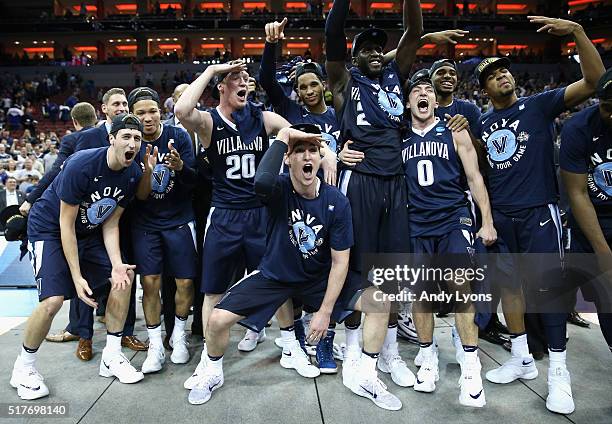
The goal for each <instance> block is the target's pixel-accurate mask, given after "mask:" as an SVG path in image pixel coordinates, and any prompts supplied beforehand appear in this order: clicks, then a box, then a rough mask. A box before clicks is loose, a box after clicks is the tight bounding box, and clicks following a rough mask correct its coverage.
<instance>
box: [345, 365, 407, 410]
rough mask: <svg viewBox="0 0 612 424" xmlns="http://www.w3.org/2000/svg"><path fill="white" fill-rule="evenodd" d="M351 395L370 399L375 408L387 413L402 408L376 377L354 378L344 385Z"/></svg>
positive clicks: (399, 401)
mask: <svg viewBox="0 0 612 424" xmlns="http://www.w3.org/2000/svg"><path fill="white" fill-rule="evenodd" d="M344 385H345V386H346V387H348V388H349V389H351V391H352V392H353V393H355V394H356V395H359V396H363V397H365V398H368V399H370V400H371V401H372V402H374V404H375V405H376V406H378V407H379V408H382V409H387V410H389V411H398V410H400V409H401V408H402V401H401V400H399V399H398V398H397V396H395V395H394V394H392V393H390V392H389V391H388V390H387V386H385V384H384V383H383V382H382V381H380V380H379V379H378V376H377V375H376V374H374V375H373V376H369V377H367V376H363V375H360V376H355V378H352V379H351V380H350V382H349V384H346V383H345V384H344Z"/></svg>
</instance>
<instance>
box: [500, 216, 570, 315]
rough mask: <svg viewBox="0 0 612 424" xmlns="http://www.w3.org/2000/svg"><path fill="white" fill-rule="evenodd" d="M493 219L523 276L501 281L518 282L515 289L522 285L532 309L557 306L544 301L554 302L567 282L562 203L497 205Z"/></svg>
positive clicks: (528, 308)
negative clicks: (517, 206)
mask: <svg viewBox="0 0 612 424" xmlns="http://www.w3.org/2000/svg"><path fill="white" fill-rule="evenodd" d="M493 223H494V225H495V229H496V230H497V237H498V240H501V241H502V242H503V243H504V244H505V245H506V246H507V247H508V251H509V252H510V253H513V254H515V255H513V266H514V267H515V269H516V272H517V273H518V274H519V275H520V278H516V279H507V280H503V281H502V282H500V284H502V286H503V285H504V284H506V283H510V284H514V286H513V288H515V289H516V288H518V287H519V285H522V287H523V293H524V296H525V300H526V302H527V311H528V312H536V311H537V312H544V311H549V312H552V311H553V310H554V309H557V306H551V307H550V308H552V309H550V308H549V307H545V303H544V302H546V303H550V302H551V301H553V300H554V299H555V298H557V297H558V296H557V295H556V294H557V293H562V292H563V291H564V286H565V284H566V281H565V279H564V278H563V268H562V267H563V241H562V240H563V228H562V225H561V216H560V214H559V208H558V206H557V205H556V204H548V205H544V206H538V207H534V208H529V209H522V210H519V211H514V212H512V213H505V212H503V211H501V210H499V209H493ZM517 253H520V255H516V254H517ZM506 287H508V286H506ZM544 298H547V299H548V300H544ZM536 302H537V304H536ZM559 307H561V306H559ZM561 308H562V307H561Z"/></svg>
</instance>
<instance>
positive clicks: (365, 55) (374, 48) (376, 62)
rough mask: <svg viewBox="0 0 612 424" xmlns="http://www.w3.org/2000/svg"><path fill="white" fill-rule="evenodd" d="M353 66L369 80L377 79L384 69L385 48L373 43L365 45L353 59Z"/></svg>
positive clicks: (368, 42) (369, 42) (367, 42)
mask: <svg viewBox="0 0 612 424" xmlns="http://www.w3.org/2000/svg"><path fill="white" fill-rule="evenodd" d="M353 64H354V65H356V66H357V67H358V68H359V70H360V71H361V72H363V73H364V74H366V75H367V76H368V77H369V78H377V77H379V76H380V74H381V73H382V69H383V48H382V46H381V45H380V44H376V43H374V42H373V41H366V42H365V43H363V45H362V46H361V48H360V49H359V52H358V53H357V56H356V57H354V58H353Z"/></svg>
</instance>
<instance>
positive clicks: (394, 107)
mask: <svg viewBox="0 0 612 424" xmlns="http://www.w3.org/2000/svg"><path fill="white" fill-rule="evenodd" d="M396 88H397V87H396ZM378 104H379V105H380V107H381V108H382V110H384V111H385V112H387V113H388V114H389V115H392V116H400V115H402V114H403V113H404V103H403V102H402V99H400V98H399V96H398V95H397V94H396V93H394V92H392V91H386V90H383V89H379V90H378Z"/></svg>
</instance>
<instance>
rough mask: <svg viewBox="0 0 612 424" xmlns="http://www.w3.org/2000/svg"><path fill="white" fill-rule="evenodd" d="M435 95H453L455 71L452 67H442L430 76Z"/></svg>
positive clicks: (455, 84) (455, 86) (455, 83)
mask: <svg viewBox="0 0 612 424" xmlns="http://www.w3.org/2000/svg"><path fill="white" fill-rule="evenodd" d="M431 81H432V82H433V85H434V88H435V90H436V93H439V94H442V95H448V94H453V93H454V92H455V89H456V88H457V71H456V70H455V68H453V67H452V66H442V67H441V68H438V69H436V72H434V74H433V75H432V76H431Z"/></svg>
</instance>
